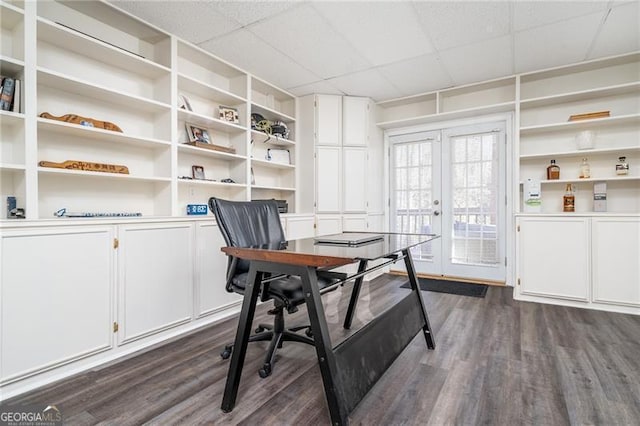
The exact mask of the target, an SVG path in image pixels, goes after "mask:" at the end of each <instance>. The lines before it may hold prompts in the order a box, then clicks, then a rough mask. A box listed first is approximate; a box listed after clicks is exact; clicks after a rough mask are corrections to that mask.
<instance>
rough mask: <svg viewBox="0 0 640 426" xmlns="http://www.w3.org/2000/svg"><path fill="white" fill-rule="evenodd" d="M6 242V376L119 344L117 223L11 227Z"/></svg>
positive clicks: (2, 281) (0, 304)
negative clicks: (115, 255)
mask: <svg viewBox="0 0 640 426" xmlns="http://www.w3.org/2000/svg"><path fill="white" fill-rule="evenodd" d="M0 244H1V245H0V254H1V268H0V289H1V291H2V297H1V298H0V314H1V318H2V321H1V322H0V324H1V338H2V344H1V345H0V348H1V349H0V351H1V352H0V360H1V362H0V375H1V380H2V381H5V380H10V379H11V378H17V377H20V376H24V375H27V374H30V373H35V372H37V371H40V370H43V369H46V368H51V367H55V366H59V365H62V364H64V363H67V362H69V361H71V360H74V359H79V358H84V357H86V356H88V355H91V354H95V353H98V352H102V351H105V350H108V349H110V348H111V347H112V341H113V338H112V336H113V331H112V329H113V325H112V322H113V317H112V306H113V305H112V304H113V297H112V295H113V281H114V276H113V272H112V271H113V252H114V248H113V231H112V228H111V227H93V226H91V227H83V228H82V229H64V230H60V229H37V230H26V231H15V232H14V231H10V232H6V233H3V235H2V237H1V238H0Z"/></svg>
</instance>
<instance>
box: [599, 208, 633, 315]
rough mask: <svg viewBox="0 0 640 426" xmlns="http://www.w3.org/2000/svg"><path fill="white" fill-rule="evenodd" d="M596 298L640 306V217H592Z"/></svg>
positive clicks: (605, 301) (600, 300)
mask: <svg viewBox="0 0 640 426" xmlns="http://www.w3.org/2000/svg"><path fill="white" fill-rule="evenodd" d="M591 235H592V238H593V243H592V256H591V257H592V259H593V301H594V302H603V303H616V304H622V305H632V306H640V262H639V261H638V260H639V259H640V220H639V219H638V218H593V222H592V233H591Z"/></svg>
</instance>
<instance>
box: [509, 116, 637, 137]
mask: <svg viewBox="0 0 640 426" xmlns="http://www.w3.org/2000/svg"><path fill="white" fill-rule="evenodd" d="M639 122H640V114H625V115H619V116H613V117H605V118H594V119H591V120H578V121H567V122H563V123H552V124H541V125H536V126H524V127H520V135H531V134H536V133H545V132H555V131H560V130H570V131H577V130H583V129H589V130H590V129H594V128H598V127H606V126H613V125H621V124H627V123H639Z"/></svg>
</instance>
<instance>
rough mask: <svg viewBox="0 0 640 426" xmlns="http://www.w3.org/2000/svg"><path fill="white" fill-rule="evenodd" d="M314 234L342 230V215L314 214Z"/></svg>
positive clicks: (335, 232)
mask: <svg viewBox="0 0 640 426" xmlns="http://www.w3.org/2000/svg"><path fill="white" fill-rule="evenodd" d="M316 223H317V227H316V235H318V236H320V235H331V234H339V233H341V232H342V216H340V215H337V216H332V215H318V216H316Z"/></svg>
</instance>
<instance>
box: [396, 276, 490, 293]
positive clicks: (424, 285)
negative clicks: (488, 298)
mask: <svg viewBox="0 0 640 426" xmlns="http://www.w3.org/2000/svg"><path fill="white" fill-rule="evenodd" d="M418 284H419V285H420V290H424V291H435V292H437V293H450V294H457V295H460V296H471V297H484V296H485V295H486V294H487V289H488V288H489V286H488V285H485V284H470V283H463V282H460V281H448V280H435V279H432V278H418ZM400 288H410V286H409V282H408V281H407V282H406V283H404V284H402V285H401V286H400Z"/></svg>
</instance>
